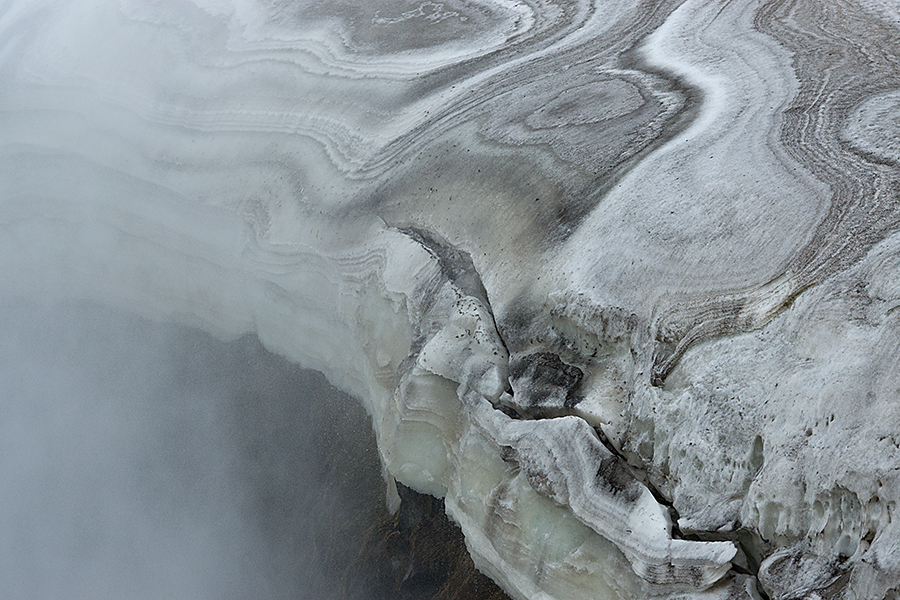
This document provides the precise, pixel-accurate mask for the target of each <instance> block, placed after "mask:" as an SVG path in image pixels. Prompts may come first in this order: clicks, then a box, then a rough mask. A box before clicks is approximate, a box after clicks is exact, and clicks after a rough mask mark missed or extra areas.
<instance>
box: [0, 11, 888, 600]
mask: <svg viewBox="0 0 900 600" xmlns="http://www.w3.org/2000/svg"><path fill="white" fill-rule="evenodd" d="M898 53H900V11H898V10H897V9H896V7H895V6H894V5H893V4H892V3H891V2H886V1H876V0H872V1H866V0H860V1H858V2H842V1H841V2H839V1H834V2H826V3H822V2H819V3H816V2H805V1H801V0H797V1H784V2H764V1H755V0H741V1H738V2H728V3H724V2H721V3H720V2H701V1H690V0H689V1H686V2H677V1H672V2H665V1H664V2H657V1H654V2H650V1H639V0H632V1H629V0H621V1H612V2H589V1H587V0H583V1H579V0H572V1H558V2H554V1H552V0H533V1H519V0H444V1H442V2H434V1H422V0H392V1H390V2H388V1H378V2H359V1H357V0H339V1H336V2H329V3H321V2H312V1H310V2H305V1H288V0H278V1H274V2H256V1H253V0H242V1H233V2H228V1H224V0H222V1H217V0H196V1H195V2H174V1H172V2H142V1H139V0H120V1H114V0H106V1H103V2H97V3H90V4H84V3H66V2H57V1H53V0H43V1H39V0H31V1H15V0H8V1H7V2H4V3H2V4H0V157H2V158H0V287H2V289H3V292H4V293H5V294H6V295H25V296H38V297H45V296H46V295H48V294H58V295H63V296H76V297H90V298H93V299H97V300H101V301H104V302H107V303H110V304H116V305H125V306H127V307H129V308H130V309H132V310H135V311H137V312H140V313H144V314H149V315H155V316H166V317H169V318H175V319H179V320H183V321H187V322H190V323H192V324H196V325H200V326H202V327H205V328H207V329H209V330H211V331H214V332H216V333H218V334H220V335H236V334H239V333H244V332H254V333H256V334H258V335H259V336H260V338H261V339H262V340H263V341H264V343H266V344H267V345H268V346H269V347H270V348H272V349H274V350H276V351H278V352H281V353H282V354H285V355H286V356H288V357H290V358H292V359H293V360H296V361H300V362H303V363H304V364H305V365H307V366H310V367H314V368H317V369H319V370H321V371H323V372H324V373H326V375H328V377H329V378H330V379H331V380H332V381H333V382H334V383H335V384H336V385H340V386H341V387H342V388H344V389H345V390H348V391H350V392H352V393H354V394H356V395H357V396H359V397H360V398H361V399H362V400H363V402H364V403H365V404H366V406H367V407H368V409H369V411H370V412H371V414H372V416H373V422H374V425H375V429H376V434H377V437H378V440H379V446H380V449H381V453H382V458H383V461H384V463H385V466H386V467H387V470H388V472H389V473H390V474H391V475H392V476H393V477H396V478H398V479H399V480H401V481H403V482H404V483H406V484H408V485H410V486H412V487H415V488H416V489H418V490H420V491H426V492H429V493H433V494H435V495H438V496H444V497H445V498H446V505H447V509H448V512H449V513H450V514H451V515H452V516H453V517H454V518H455V519H456V520H457V521H458V522H459V523H460V525H461V526H462V528H463V530H464V532H465V534H466V536H467V539H468V540H469V547H470V550H471V552H472V553H473V556H474V558H475V559H476V561H477V562H478V564H479V566H480V567H481V568H482V569H483V570H485V571H486V572H488V573H490V574H491V576H492V577H494V578H495V579H496V580H497V581H498V582H500V583H501V584H502V585H503V586H504V587H505V588H506V589H507V590H508V591H509V592H510V593H511V594H512V595H514V596H517V597H522V598H580V597H594V595H596V594H598V593H600V594H603V593H605V594H607V595H609V596H610V597H645V596H648V595H666V594H671V595H673V596H672V597H676V595H677V597H686V596H685V594H687V595H690V596H691V597H720V598H725V597H734V598H737V597H756V595H757V593H758V592H757V586H758V585H759V586H761V587H762V589H764V590H765V591H766V592H767V593H768V594H769V596H770V597H773V598H793V597H802V596H804V595H807V596H809V597H813V595H815V594H818V595H819V596H820V597H835V598H838V597H840V598H853V597H867V598H876V597H884V596H887V595H889V594H892V593H893V594H896V593H897V592H896V590H897V589H898V587H900V542H898V539H900V538H898V535H900V534H898V533H897V532H896V531H895V530H896V525H895V521H896V518H895V517H892V515H893V513H894V511H895V510H896V498H897V497H898V493H900V492H898V490H900V482H898V480H897V477H896V472H897V468H896V467H897V465H898V460H900V455H898V453H897V449H896V446H897V442H896V441H892V440H894V438H895V437H896V436H894V435H893V434H892V429H891V424H895V423H896V421H895V420H889V423H887V424H885V419H886V415H887V416H892V415H894V413H895V412H896V411H895V410H894V408H893V406H894V405H895V404H896V400H897V398H896V396H897V393H898V392H897V389H900V387H898V386H895V385H894V383H895V381H894V378H895V376H894V375H893V373H894V372H895V369H893V363H894V362H895V359H894V358H893V357H894V355H895V353H894V352H893V348H894V346H895V345H896V339H897V338H896V335H897V322H896V318H895V315H896V312H895V308H896V307H897V306H900V289H898V287H897V285H896V284H895V283H894V281H895V280H896V276H897V274H898V271H897V270H898V268H900V261H898V260H897V258H896V257H897V256H898V255H900V254H898V247H897V243H898V242H897V239H898V238H897V235H896V234H897V230H898V225H900V223H898V216H900V213H898V210H900V208H898V207H900V205H898V201H897V200H898V198H897V195H898V190H900V141H898V135H900V127H898V124H897V119H898V115H900V108H898V107H900V73H898V70H900V62H898V60H897V56H898ZM511 372H514V373H516V374H517V375H516V376H515V377H512V378H509V377H508V374H509V373H511ZM473 394H474V396H473ZM850 406H852V407H854V408H853V409H852V411H855V412H853V414H852V415H851V414H850V412H852V411H850V409H849V408H848V407H850ZM842 411H843V412H842ZM576 417H577V418H576ZM547 419H550V421H547V422H544V423H542V421H544V420H547ZM573 422H575V423H578V425H573V426H571V431H569V429H566V431H569V433H567V434H566V435H556V434H552V432H553V431H556V430H557V429H565V428H566V427H570V426H569V425H567V424H569V423H573ZM522 431H533V432H534V433H533V434H527V435H526V434H524V433H521V432H522ZM515 432H519V433H515ZM572 432H574V433H572ZM573 436H574V437H573ZM584 448H594V449H595V450H592V451H591V452H586V451H584ZM847 448H852V452H850V451H844V452H842V449H847ZM873 448H878V449H879V450H878V451H877V452H875V451H873V450H872V449H873ZM591 456H593V457H594V458H593V459H592V458H591ZM594 459H596V460H594ZM592 461H593V462H598V463H603V464H606V465H607V466H608V465H611V464H612V465H615V468H612V467H610V468H606V467H603V468H601V466H600V464H593V462H592ZM604 461H607V462H605V463H604ZM609 461H612V462H609ZM610 469H612V470H610ZM622 490H632V491H633V492H634V493H630V492H629V494H630V495H629V494H623V493H622ZM636 498H641V500H640V502H638V501H637V500H636ZM666 504H670V505H671V506H672V508H671V510H670V509H669V508H668V507H666V506H665V505H666ZM670 513H671V515H670ZM536 515H537V516H536ZM670 516H672V517H674V518H675V520H676V521H677V523H676V524H677V527H673V526H672V524H671V523H670V522H669V518H670ZM686 533H693V534H696V536H697V537H696V538H695V539H693V541H690V540H687V539H677V538H678V537H679V536H682V535H684V534H686ZM701 540H704V541H701ZM736 542H740V544H739V545H740V548H739V549H737V547H736V546H735V545H734V543H736ZM604 590H605V592H604Z"/></svg>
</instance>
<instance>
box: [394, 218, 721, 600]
mask: <svg viewBox="0 0 900 600" xmlns="http://www.w3.org/2000/svg"><path fill="white" fill-rule="evenodd" d="M398 231H401V232H402V233H404V234H406V235H408V236H409V237H410V238H411V239H413V240H415V241H416V242H417V243H419V244H420V245H421V246H422V247H423V248H424V249H425V250H426V251H427V252H428V254H429V255H430V256H431V257H432V259H433V260H434V262H435V264H434V268H433V271H434V273H435V275H436V276H433V277H429V278H426V279H425V281H424V282H423V283H422V284H421V285H419V286H418V287H417V288H416V289H415V291H414V292H413V293H411V294H410V295H409V296H408V298H407V310H408V314H409V316H410V319H411V321H412V325H413V331H414V341H413V343H412V345H411V353H410V356H409V357H408V358H407V359H406V360H405V361H404V363H403V364H404V365H405V366H404V367H401V377H400V382H399V385H398V386H397V391H396V392H395V394H394V400H393V404H394V410H395V411H396V414H397V415H398V423H397V424H396V430H395V433H396V432H399V431H401V430H402V431H404V432H405V433H404V434H403V435H401V436H397V435H392V436H390V439H389V440H387V443H388V446H389V447H388V448H386V449H385V461H386V464H387V468H388V470H389V471H390V472H391V473H393V474H394V475H395V476H397V477H398V478H399V479H400V480H401V481H402V482H403V483H404V484H406V485H408V486H411V487H413V488H415V489H418V490H420V491H425V492H429V493H435V494H442V493H443V494H446V501H447V506H448V511H449V512H450V513H451V515H452V516H453V517H454V518H455V519H456V520H457V521H458V522H459V523H460V525H461V526H462V528H463V531H464V533H465V534H466V536H467V540H468V543H469V546H470V549H471V550H472V552H473V554H474V555H475V556H476V557H478V556H482V557H488V556H491V557H493V558H491V559H489V560H491V561H494V567H496V561H498V560H499V561H500V562H501V563H502V564H503V565H505V568H504V569H502V572H503V575H502V577H503V578H505V579H521V578H525V579H528V578H529V577H532V576H533V573H535V572H540V573H541V576H540V577H539V578H538V579H537V580H534V581H531V583H532V584H535V585H537V586H538V588H542V585H543V584H541V583H540V582H541V581H544V583H545V584H546V583H547V580H550V581H552V580H553V579H554V577H559V578H560V580H563V579H571V577H572V575H571V573H569V572H568V571H569V570H570V569H571V568H572V564H573V562H572V561H575V558H576V557H577V556H578V553H579V552H581V551H582V546H583V545H584V544H585V543H587V542H586V541H585V539H586V538H589V537H591V536H599V537H600V538H602V540H594V543H595V544H596V543H601V544H603V543H606V542H609V543H610V544H611V545H612V546H614V548H615V550H616V551H617V552H615V554H618V553H621V555H620V556H621V557H623V558H624V559H625V560H624V561H623V560H622V559H621V558H618V559H617V558H615V555H613V556H612V557H606V559H605V560H603V561H601V562H600V563H598V564H595V565H593V569H594V570H595V571H598V570H599V571H600V572H601V574H597V573H595V575H594V576H595V577H599V578H600V579H605V578H607V577H609V576H610V574H611V572H615V571H616V570H620V569H621V566H622V565H621V564H618V565H617V564H616V563H617V562H618V563H625V564H628V565H630V567H631V571H632V575H631V581H630V582H629V585H630V587H632V588H636V589H633V590H632V592H631V593H632V594H633V593H634V592H636V591H638V590H641V591H640V592H639V593H638V594H637V595H639V596H642V595H648V594H649V595H658V594H662V595H668V594H673V593H685V592H702V591H703V590H706V589H708V588H710V587H711V586H713V585H714V584H715V583H717V582H718V581H720V580H721V579H722V578H723V577H725V576H726V574H728V573H729V569H730V568H731V560H732V559H733V558H734V556H735V554H736V552H737V550H736V548H735V546H734V544H732V543H731V542H698V541H686V540H679V539H673V538H672V535H671V522H670V520H669V516H668V509H667V508H666V507H664V506H661V505H660V504H659V503H658V502H657V501H656V499H655V498H654V497H653V495H652V494H651V492H650V490H649V489H647V488H646V487H645V486H644V485H643V484H642V483H640V482H639V481H637V480H636V479H635V478H634V476H633V475H632V474H631V472H630V470H629V469H628V468H627V467H626V466H625V464H624V462H623V461H622V459H621V458H619V457H618V456H616V455H614V454H613V453H612V452H610V451H609V450H608V449H607V448H606V447H605V446H604V445H603V443H602V442H601V441H600V439H599V438H598V436H597V434H596V432H595V431H594V429H593V428H592V427H591V426H590V425H589V424H588V423H587V422H586V421H584V420H583V419H581V418H578V417H575V416H565V417H560V418H554V419H542V420H518V419H514V418H511V417H510V416H508V415H507V414H505V413H504V412H503V411H502V410H499V409H498V408H496V407H495V405H494V404H495V403H496V404H497V405H498V406H501V405H503V404H504V400H505V401H506V402H508V400H509V397H508V392H506V391H505V390H506V387H507V385H508V384H507V383H506V382H507V378H508V362H509V353H508V352H507V349H506V347H505V345H504V343H503V340H502V339H501V337H500V335H499V334H498V332H497V329H496V326H495V324H494V319H493V314H492V312H491V307H490V305H489V301H488V298H487V295H486V293H485V292H484V287H483V286H482V285H481V281H480V278H479V277H478V274H477V272H476V271H475V268H474V266H473V264H472V261H471V259H470V258H469V257H468V256H467V255H466V254H465V253H464V252H461V251H459V250H457V249H454V248H452V247H451V246H450V245H449V244H447V243H446V242H444V241H442V240H439V239H438V238H437V236H435V235H433V234H429V233H427V232H423V231H421V230H411V229H405V230H404V229H399V230H398ZM501 396H503V398H501ZM413 423H418V425H413ZM426 423H427V426H426V425H425V424H426ZM426 427H427V428H428V429H430V430H431V431H432V432H433V433H436V434H437V435H438V436H439V437H440V438H441V439H442V440H443V442H444V445H445V448H446V457H447V463H446V464H442V465H440V466H438V467H436V466H435V464H434V462H435V461H434V460H433V457H434V452H421V453H419V452H418V451H417V450H416V449H415V445H416V443H417V442H416V441H415V439H416V438H417V437H418V436H419V435H420V433H421V431H423V430H424V429H425V428H426ZM476 440H477V441H476ZM407 444H409V446H407ZM475 447H477V448H478V450H477V454H480V455H481V457H480V460H477V463H478V464H477V466H476V465H474V464H473V456H472V454H473V448H475ZM416 455H418V456H424V457H430V458H429V459H427V460H425V461H419V462H418V463H417V462H416V461H415V458H414V457H415V456H416ZM437 462H440V461H437ZM438 474H440V475H438ZM473 478H474V480H473ZM524 482H527V483H524ZM535 494H536V495H537V496H538V497H540V498H543V499H545V500H543V501H541V500H537V499H536V498H534V497H533V496H534V495H535ZM526 498H530V500H529V501H528V502H529V503H531V504H534V505H537V506H540V507H541V508H539V509H538V508H534V510H537V511H538V514H539V515H540V516H537V515H535V518H536V519H537V520H536V522H534V523H531V524H528V523H526V522H523V518H524V517H525V516H526V514H527V513H528V512H529V511H527V510H526V511H524V512H525V514H523V510H522V508H521V506H520V505H521V504H522V503H524V502H526ZM546 500H549V501H550V502H546ZM510 506H516V507H517V508H516V509H515V510H509V507H510ZM451 507H452V508H451ZM544 513H546V514H544ZM553 513H557V514H556V516H555V518H556V519H560V520H563V521H565V520H570V519H571V517H574V519H575V520H576V521H577V523H578V524H580V525H581V527H578V526H576V525H575V524H574V523H569V524H568V527H567V530H568V531H567V532H566V533H563V532H562V531H560V530H559V528H557V527H550V530H548V531H544V532H543V534H542V533H541V531H542V530H544V529H546V528H547V527H548V523H553V521H554V517H553V516H552V515H553ZM566 514H569V515H571V517H567V516H565V515H566ZM498 521H505V523H506V524H507V525H510V524H512V523H514V524H515V526H514V527H498V526H497V522H498ZM529 528H530V530H529ZM542 535H543V538H544V539H543V540H540V541H538V540H539V538H541V536H542ZM485 543H486V544H489V546H490V547H489V548H484V547H481V546H482V545H483V544H485ZM547 545H550V546H552V548H553V551H552V552H551V554H553V555H554V556H555V560H549V561H548V560H547V557H546V556H544V552H545V550H542V547H546V546H547ZM510 548H512V549H513V550H512V551H511V550H510ZM626 561H627V563H626ZM575 562H577V561H575ZM514 563H516V564H518V565H519V566H518V567H517V568H512V570H511V564H514ZM482 566H484V565H483V563H482ZM488 570H489V571H493V569H490V568H488ZM515 571H518V573H517V574H516V575H512V574H511V573H512V572H515ZM554 571H555V573H554ZM585 584H587V582H585ZM553 585H554V584H552V583H550V584H548V589H552V587H553ZM596 585H597V584H596V582H595V584H588V585H587V586H586V589H591V588H592V587H596ZM513 587H514V588H518V587H521V584H517V585H513ZM729 593H731V592H729ZM524 597H542V598H554V597H557V596H555V595H553V594H551V593H549V592H548V591H547V590H544V591H542V592H541V595H539V596H535V595H534V594H533V593H531V592H529V593H527V594H525V596H524Z"/></svg>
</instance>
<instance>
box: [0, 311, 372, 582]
mask: <svg viewBox="0 0 900 600" xmlns="http://www.w3.org/2000/svg"><path fill="white" fill-rule="evenodd" d="M0 328H2V331H3V335H2V336H0V481H2V485H0V590H2V593H0V596H2V597H3V598H5V599H10V600H12V599H34V598H69V599H81V598H85V599H88V598H90V599H104V598H116V599H121V598H147V599H149V598H197V599H201V598H217V599H218V598H258V599H263V598H336V597H344V596H343V595H342V592H341V589H342V585H343V586H344V587H346V582H343V583H342V582H341V581H340V579H341V571H342V570H343V569H346V568H347V565H348V564H349V563H350V562H351V560H352V559H353V557H354V555H355V554H356V553H357V552H359V540H360V539H361V537H362V534H363V532H364V530H365V528H366V526H367V524H371V522H372V521H374V520H376V519H378V518H381V519H383V518H385V516H386V510H385V508H384V505H383V494H384V484H383V482H382V480H381V476H380V471H379V469H380V467H379V462H378V458H377V454H376V450H375V444H374V437H373V435H372V433H371V426H370V424H369V419H368V417H367V415H366V414H365V413H364V411H363V409H362V408H361V407H360V406H359V405H358V404H357V403H356V402H355V401H354V400H353V399H351V398H349V397H347V396H345V395H343V394H342V393H340V392H338V391H337V390H335V389H334V388H332V387H331V386H330V385H328V383H327V382H326V381H325V380H324V378H323V377H321V376H320V375H318V374H315V373H312V372H309V371H303V370H301V369H299V368H298V367H296V366H294V365H291V364H289V363H287V362H286V361H284V360H282V359H280V358H277V357H275V356H273V355H271V354H269V353H267V352H266V351H265V350H264V349H263V348H262V347H261V346H260V344H259V343H258V341H257V340H256V339H255V338H253V337H247V338H242V339H240V340H237V341H234V342H230V343H225V342H220V341H218V340H216V339H214V338H211V337H210V336H208V335H206V334H203V333H200V332H197V331H195V330H191V329H187V328H183V327H179V326H175V325H169V324H167V325H162V324H159V323H153V322H149V321H146V320H142V319H139V318H136V317H132V316H129V315H126V314H123V313H116V312H112V311H110V310H108V309H103V308H99V307H97V306H93V305H86V304H71V303H70V304H65V305H57V306H44V307H35V306H31V305H26V304H17V303H6V304H4V305H3V306H2V309H0ZM361 576H363V577H364V576H365V574H361ZM354 587H355V589H356V590H357V592H359V590H365V588H366V586H365V585H364V584H363V585H356V586H354ZM355 597H362V596H359V595H356V596H355ZM373 597H374V596H373Z"/></svg>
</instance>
